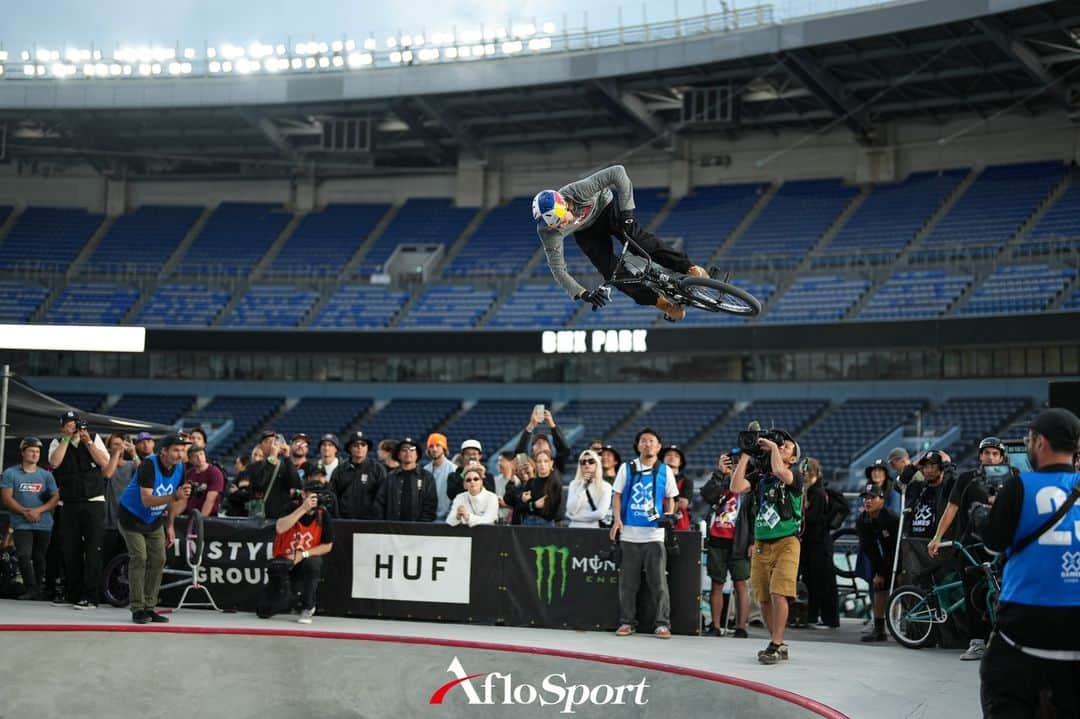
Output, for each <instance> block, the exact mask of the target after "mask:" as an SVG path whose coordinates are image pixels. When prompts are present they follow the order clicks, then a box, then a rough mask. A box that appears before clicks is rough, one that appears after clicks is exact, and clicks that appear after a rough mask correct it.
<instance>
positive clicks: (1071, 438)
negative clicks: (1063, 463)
mask: <svg viewBox="0 0 1080 719" xmlns="http://www.w3.org/2000/svg"><path fill="white" fill-rule="evenodd" d="M1028 428H1029V429H1030V430H1031V431H1032V432H1035V433H1037V434H1041V435H1042V436H1043V437H1046V438H1047V439H1048V440H1050V444H1051V445H1056V446H1058V447H1064V446H1068V447H1069V450H1068V451H1070V452H1075V451H1076V444H1077V442H1078V441H1080V419H1077V417H1076V415H1075V414H1073V413H1072V412H1070V411H1069V410H1067V409H1062V408H1060V407H1053V408H1051V409H1047V410H1043V411H1042V412H1040V413H1039V414H1038V415H1036V417H1035V419H1033V420H1032V421H1031V424H1030V425H1029V426H1028Z"/></svg>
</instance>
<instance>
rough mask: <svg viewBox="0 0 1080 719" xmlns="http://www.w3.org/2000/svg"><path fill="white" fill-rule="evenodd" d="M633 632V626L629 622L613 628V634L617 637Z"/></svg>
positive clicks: (626, 635)
mask: <svg viewBox="0 0 1080 719" xmlns="http://www.w3.org/2000/svg"><path fill="white" fill-rule="evenodd" d="M633 633H634V628H633V627H632V626H630V625H629V624H622V625H620V626H619V628H618V629H616V630H615V636H617V637H628V636H630V635H631V634H633Z"/></svg>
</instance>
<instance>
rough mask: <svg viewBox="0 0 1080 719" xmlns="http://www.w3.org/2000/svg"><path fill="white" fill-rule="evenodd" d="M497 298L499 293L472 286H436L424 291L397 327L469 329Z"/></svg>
mask: <svg viewBox="0 0 1080 719" xmlns="http://www.w3.org/2000/svg"><path fill="white" fill-rule="evenodd" d="M497 298H498V293H496V292H494V291H492V290H481V289H480V288H478V287H473V286H471V285H435V286H434V287H429V288H427V289H425V290H424V292H423V294H422V295H420V299H419V300H418V301H417V303H416V305H414V306H413V308H412V310H411V311H410V312H409V314H407V315H406V316H405V318H404V319H402V320H401V321H400V322H399V323H398V327H401V328H404V329H417V328H423V329H468V328H470V327H473V326H475V325H476V323H477V321H479V319H480V318H481V317H483V315H484V313H485V312H487V311H488V308H490V307H491V304H492V303H493V302H494V301H495V300H496V299H497Z"/></svg>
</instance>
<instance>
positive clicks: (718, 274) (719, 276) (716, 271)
mask: <svg viewBox="0 0 1080 719" xmlns="http://www.w3.org/2000/svg"><path fill="white" fill-rule="evenodd" d="M708 272H709V278H710V279H714V280H720V281H721V282H727V281H728V279H729V278H730V277H731V273H730V272H724V271H723V270H721V269H720V268H719V267H717V266H716V265H713V266H712V267H710V268H709V270H708Z"/></svg>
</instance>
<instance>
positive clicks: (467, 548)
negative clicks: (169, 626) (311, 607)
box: [162, 517, 701, 634]
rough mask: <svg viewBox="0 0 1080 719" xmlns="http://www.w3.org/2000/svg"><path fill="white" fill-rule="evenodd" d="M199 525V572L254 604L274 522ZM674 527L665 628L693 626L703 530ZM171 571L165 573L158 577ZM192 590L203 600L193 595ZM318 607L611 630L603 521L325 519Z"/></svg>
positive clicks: (229, 595) (612, 583) (224, 594)
mask: <svg viewBox="0 0 1080 719" xmlns="http://www.w3.org/2000/svg"><path fill="white" fill-rule="evenodd" d="M186 524H187V522H186V520H185V519H184V518H182V517H181V518H179V519H177V522H176V535H177V543H176V544H175V545H174V546H173V547H172V548H170V549H169V551H168V562H167V566H168V568H169V569H171V570H178V571H183V570H187V565H186V563H185V562H184V558H183V556H182V554H181V543H182V542H184V541H185V540H184V536H185V531H186ZM203 526H204V532H203V534H204V551H203V560H202V565H201V566H200V568H199V569H198V573H199V578H200V582H201V583H202V584H204V585H206V587H207V588H208V589H209V590H210V593H211V594H212V595H213V597H214V601H215V602H217V605H218V606H219V607H220V608H222V609H237V610H241V611H255V608H256V606H257V604H258V600H259V595H260V593H261V592H262V589H263V585H264V584H265V582H266V567H267V565H268V563H269V561H270V559H271V557H272V548H273V543H274V528H273V525H272V524H271V523H269V522H263V521H260V520H251V519H224V518H210V519H206V520H205V521H204V524H203ZM676 536H677V538H678V542H679V545H680V550H681V551H680V552H679V554H678V556H670V555H669V556H668V587H669V591H670V593H671V629H672V631H673V632H676V633H681V634H695V633H697V631H698V628H699V619H698V616H699V606H700V604H699V601H700V600H699V591H700V590H699V587H700V578H699V577H700V572H701V565H700V537H699V536H698V534H697V533H696V532H677V533H676ZM178 578H180V575H176V574H166V576H165V578H164V582H165V584H166V585H168V584H169V583H170V582H175V581H176V580H177V579H178ZM296 589H299V588H298V587H297V588H296ZM181 591H183V585H180V586H179V587H173V588H170V589H164V590H163V591H162V600H163V604H167V605H171V606H175V604H176V602H177V601H179V598H180V592H181ZM646 596H647V593H646V588H645V586H644V581H642V590H641V593H640V594H639V611H638V620H639V623H640V627H641V629H642V631H649V630H650V628H651V626H652V622H653V616H652V611H651V608H650V607H648V602H645V601H644V599H645V597H646ZM192 598H193V599H195V600H200V601H201V600H202V599H203V597H202V596H201V594H199V593H196V594H195V595H192ZM318 607H319V613H320V614H323V615H331V616H361V617H386V618H389V619H422V620H432V621H457V622H476V623H486V624H509V625H513V626H533V627H552V628H574V629H599V630H609V629H614V628H615V627H616V626H617V623H618V620H619V616H618V615H619V569H618V565H617V564H616V563H615V561H614V558H613V557H612V556H611V543H610V542H609V541H608V538H607V531H606V530H599V529H548V528H543V527H474V528H471V529H470V528H466V527H448V526H446V525H442V524H421V523H412V522H364V521H353V520H334V548H333V551H331V552H330V553H329V554H328V555H326V556H325V557H324V559H323V578H322V582H321V583H320V585H319V594H318Z"/></svg>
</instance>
